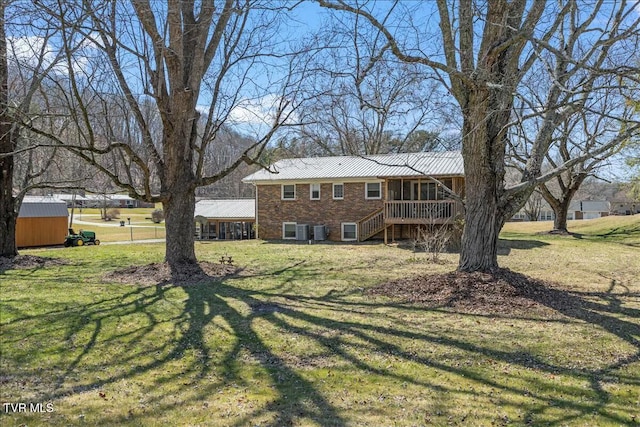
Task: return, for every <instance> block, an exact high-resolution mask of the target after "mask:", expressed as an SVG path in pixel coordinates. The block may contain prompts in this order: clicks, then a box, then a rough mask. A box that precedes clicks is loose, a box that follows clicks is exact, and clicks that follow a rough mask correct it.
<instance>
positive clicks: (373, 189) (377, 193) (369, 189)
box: [365, 182, 382, 199]
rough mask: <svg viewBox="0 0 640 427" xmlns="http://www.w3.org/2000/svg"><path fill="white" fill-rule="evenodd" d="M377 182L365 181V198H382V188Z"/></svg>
mask: <svg viewBox="0 0 640 427" xmlns="http://www.w3.org/2000/svg"><path fill="white" fill-rule="evenodd" d="M380 188H381V185H380V183H379V182H367V183H366V184H365V199H380V198H382V190H381V189H380Z"/></svg>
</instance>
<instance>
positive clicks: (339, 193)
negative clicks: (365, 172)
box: [333, 184, 344, 200]
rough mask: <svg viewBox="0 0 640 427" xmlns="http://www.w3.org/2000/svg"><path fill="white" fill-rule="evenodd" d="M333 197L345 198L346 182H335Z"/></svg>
mask: <svg viewBox="0 0 640 427" xmlns="http://www.w3.org/2000/svg"><path fill="white" fill-rule="evenodd" d="M333 198H334V199H338V200H342V199H344V184H333Z"/></svg>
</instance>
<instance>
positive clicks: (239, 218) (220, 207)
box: [195, 199, 256, 240]
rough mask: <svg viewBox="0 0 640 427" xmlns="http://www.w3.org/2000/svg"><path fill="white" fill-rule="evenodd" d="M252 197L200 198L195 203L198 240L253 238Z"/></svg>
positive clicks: (254, 214)
mask: <svg viewBox="0 0 640 427" xmlns="http://www.w3.org/2000/svg"><path fill="white" fill-rule="evenodd" d="M255 222H256V209H255V200H254V199H224V200H200V201H199V202H197V203H196V211H195V227H196V229H195V230H196V239H198V240H244V239H253V238H255V228H254V227H255Z"/></svg>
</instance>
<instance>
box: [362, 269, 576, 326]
mask: <svg viewBox="0 0 640 427" xmlns="http://www.w3.org/2000/svg"><path fill="white" fill-rule="evenodd" d="M367 293H368V294H370V295H383V296H387V297H391V298H393V299H395V300H400V301H401V302H403V303H410V304H418V305H422V306H426V307H450V308H453V309H455V310H456V311H462V312H468V313H479V314H490V315H493V314H505V315H514V314H525V313H526V314H529V315H531V314H534V313H535V314H538V315H543V316H545V317H549V316H554V317H555V316H556V315H557V314H558V312H565V313H566V312H567V311H571V310H573V309H576V308H578V306H580V305H581V303H582V302H583V301H582V300H581V299H580V298H579V297H577V296H576V295H573V294H572V293H570V292H568V291H566V290H563V289H562V288H561V286H560V285H559V284H557V283H553V282H548V281H544V280H538V279H534V278H531V277H528V276H525V275H524V274H520V273H516V272H513V271H511V270H509V269H499V270H497V271H495V272H494V273H480V272H475V273H463V272H459V271H454V272H450V273H444V274H434V275H425V276H417V277H409V278H403V279H398V280H393V281H390V282H387V283H383V284H381V285H379V286H376V287H374V288H371V289H369V290H367Z"/></svg>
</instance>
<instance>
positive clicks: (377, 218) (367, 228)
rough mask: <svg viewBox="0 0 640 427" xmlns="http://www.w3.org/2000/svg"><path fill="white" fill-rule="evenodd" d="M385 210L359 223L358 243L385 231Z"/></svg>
mask: <svg viewBox="0 0 640 427" xmlns="http://www.w3.org/2000/svg"><path fill="white" fill-rule="evenodd" d="M387 226H388V224H385V222H384V209H382V208H380V209H378V210H376V211H373V212H371V213H370V214H369V215H367V216H365V217H364V218H362V219H361V220H360V221H358V241H360V242H363V241H365V240H367V239H369V238H371V237H373V236H375V235H376V234H378V233H380V232H381V231H382V230H384V229H385V228H386V227H387Z"/></svg>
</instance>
